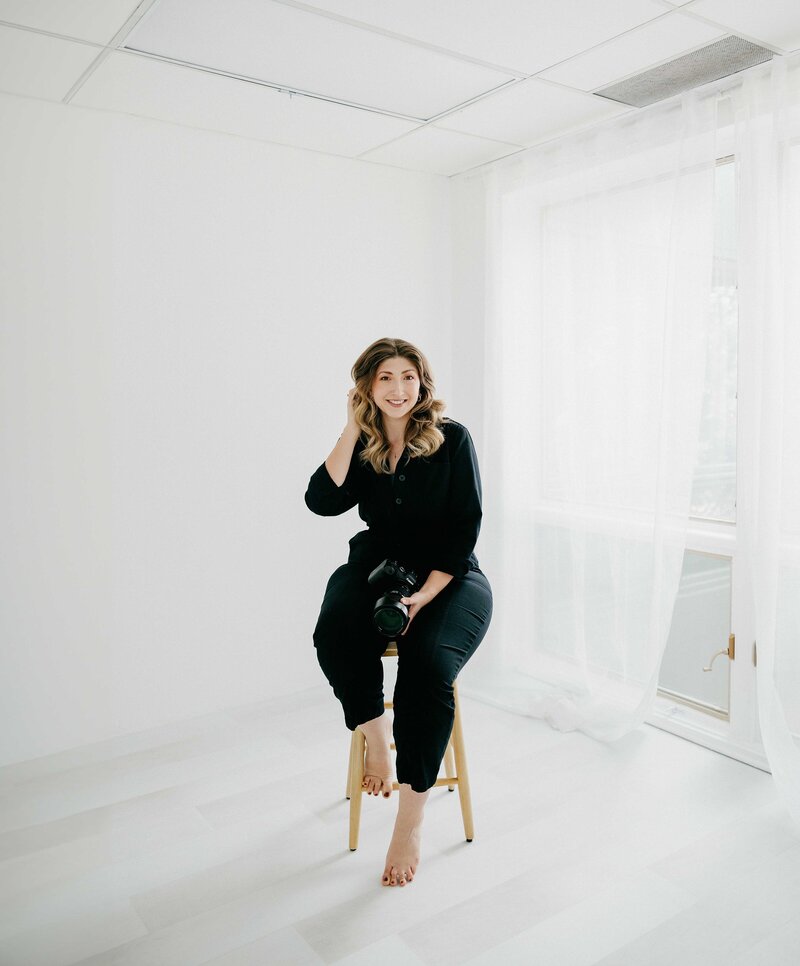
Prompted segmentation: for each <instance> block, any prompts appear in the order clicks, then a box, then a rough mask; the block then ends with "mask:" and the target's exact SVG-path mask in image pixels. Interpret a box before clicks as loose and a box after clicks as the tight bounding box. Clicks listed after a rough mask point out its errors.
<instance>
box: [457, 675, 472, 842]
mask: <svg viewBox="0 0 800 966" xmlns="http://www.w3.org/2000/svg"><path fill="white" fill-rule="evenodd" d="M453 694H454V697H455V704H456V716H455V720H454V722H453V751H454V753H455V759H456V774H457V775H458V797H459V799H460V801H461V815H462V818H463V819H464V834H465V836H466V839H467V841H468V842H471V841H472V840H473V838H474V837H475V829H474V827H473V822H472V796H471V795H470V791H469V773H468V771H467V756H466V752H465V750H464V731H463V728H462V726H461V708H460V707H459V702H458V686H457V685H456V683H455V682H453Z"/></svg>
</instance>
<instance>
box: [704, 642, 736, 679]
mask: <svg viewBox="0 0 800 966" xmlns="http://www.w3.org/2000/svg"><path fill="white" fill-rule="evenodd" d="M721 654H724V655H725V656H726V657H729V658H730V659H731V660H733V659H734V658H735V657H736V635H735V634H729V635H728V646H727V648H726V649H725V650H724V651H717V653H716V654H715V655H714V656H713V657H712V658H711V660H710V661H709V664H708V667H704V668H703V670H704V671H711V670H712V665H713V663H714V661H716V659H717V658H718V657H719V656H720V655H721Z"/></svg>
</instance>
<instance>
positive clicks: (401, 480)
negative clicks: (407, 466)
mask: <svg viewBox="0 0 800 966" xmlns="http://www.w3.org/2000/svg"><path fill="white" fill-rule="evenodd" d="M397 479H398V480H400V482H401V483H402V482H403V480H404V479H405V477H404V476H403V475H402V474H401V475H400V476H398V477H397Z"/></svg>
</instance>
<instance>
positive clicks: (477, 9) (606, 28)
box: [310, 0, 664, 74]
mask: <svg viewBox="0 0 800 966" xmlns="http://www.w3.org/2000/svg"><path fill="white" fill-rule="evenodd" d="M310 5H311V6H314V7H317V8H318V9H321V10H328V11H330V12H332V13H337V14H340V15H341V16H345V17H349V18H352V19H354V20H359V21H361V22H362V23H367V24H370V25H372V26H376V27H381V28H383V29H384V30H391V31H393V32H395V33H399V34H403V35H404V36H407V37H413V38H414V39H415V40H421V41H424V42H425V43H429V44H435V45H437V46H439V47H445V48H446V49H448V50H453V51H457V52H458V53H461V54H466V55H467V56H469V57H475V58H477V59H478V60H483V61H486V62H487V63H490V64H495V65H497V66H503V67H508V68H510V69H512V70H514V71H516V72H521V73H523V74H533V73H536V72H537V71H540V70H543V69H544V68H545V67H551V66H552V65H554V64H557V63H558V62H559V61H562V60H564V59H565V58H566V57H571V56H573V55H574V54H577V53H580V52H581V51H583V50H586V48H587V47H592V46H594V44H599V43H601V42H602V41H604V40H608V39H609V38H611V37H614V36H616V35H617V34H620V33H622V32H623V31H625V30H630V29H631V28H632V27H637V26H639V24H643V23H646V22H647V21H648V20H652V19H653V18H654V17H658V16H659V15H660V14H662V13H663V12H664V7H663V6H662V5H661V4H660V3H658V2H657V0H613V2H606V3H600V2H598V0H558V3H542V2H531V0H492V2H491V3H487V2H486V0H436V2H434V3H432V2H431V0H383V2H381V3H376V2H375V0H312V2H311V4H310Z"/></svg>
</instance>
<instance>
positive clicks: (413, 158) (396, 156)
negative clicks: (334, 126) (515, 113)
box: [362, 124, 519, 175]
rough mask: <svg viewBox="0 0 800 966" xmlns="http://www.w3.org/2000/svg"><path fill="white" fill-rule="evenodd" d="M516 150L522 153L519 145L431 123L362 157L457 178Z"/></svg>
mask: <svg viewBox="0 0 800 966" xmlns="http://www.w3.org/2000/svg"><path fill="white" fill-rule="evenodd" d="M515 151H519V147H518V146H517V145H515V144H500V143H499V142H498V141H486V140H484V139H483V138H477V137H472V136H471V135H469V134H459V133H456V132H455V131H442V130H441V129H439V128H437V127H434V126H433V125H432V124H428V125H427V126H425V127H421V128H418V129H417V130H416V131H412V132H411V134H406V135H405V137H402V138H398V140H396V141H392V143H391V144H385V145H384V146H383V147H380V148H376V149H375V150H373V151H368V152H367V153H366V154H364V155H362V158H363V159H364V160H366V161H380V162H381V163H383V164H390V165H393V166H395V167H398V168H410V169H411V170H413V171H427V172H429V173H431V174H444V175H453V174H459V173H460V172H461V171H466V170H468V169H469V168H474V167H475V166H476V165H478V164H484V163H485V162H487V161H496V160H497V159H498V158H503V157H505V156H506V155H508V154H513V153H514V152H515Z"/></svg>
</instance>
